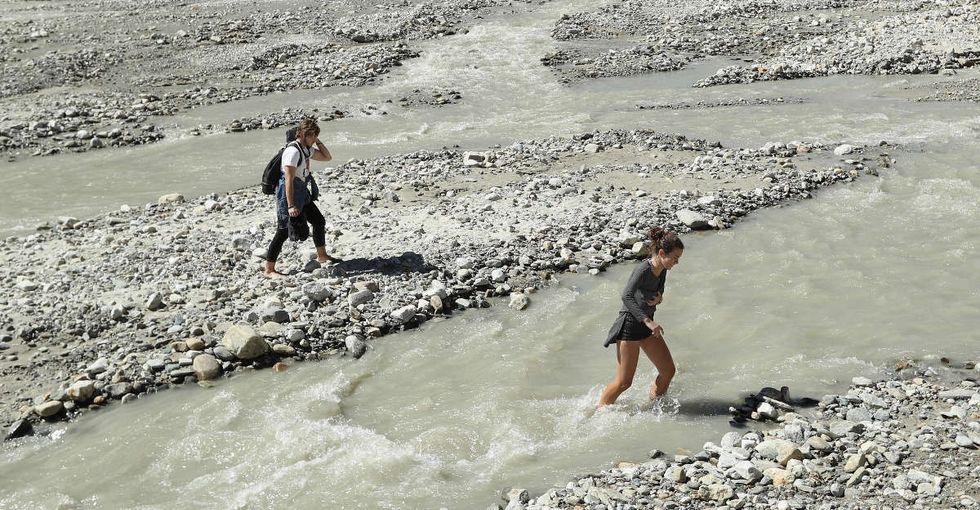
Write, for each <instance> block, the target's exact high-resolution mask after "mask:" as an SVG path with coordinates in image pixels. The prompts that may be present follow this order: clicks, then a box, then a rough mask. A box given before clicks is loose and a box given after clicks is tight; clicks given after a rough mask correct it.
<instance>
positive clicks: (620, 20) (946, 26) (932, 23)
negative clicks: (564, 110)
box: [543, 0, 980, 100]
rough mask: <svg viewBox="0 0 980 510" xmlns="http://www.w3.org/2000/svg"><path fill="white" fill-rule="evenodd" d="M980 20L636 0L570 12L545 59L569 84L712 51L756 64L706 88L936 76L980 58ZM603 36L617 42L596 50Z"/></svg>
mask: <svg viewBox="0 0 980 510" xmlns="http://www.w3.org/2000/svg"><path fill="white" fill-rule="evenodd" d="M978 21H980V9H978V7H977V5H976V4H974V3H956V4H950V3H948V2H942V1H925V2H921V1H908V0H858V1H848V2H836V1H826V0H808V1H803V2H797V1H792V2H790V1H782V0H780V1H758V0H745V1H726V2H708V3H677V2H659V1H657V2H648V1H642V2H641V1H631V0H627V1H624V2H614V3H610V4H607V5H602V6H600V7H598V8H597V9H595V10H594V11H588V12H577V13H569V14H567V15H565V16H563V17H562V18H561V19H560V20H559V21H558V22H557V23H556V25H555V28H554V30H553V33H552V35H553V37H554V38H555V40H556V45H557V47H558V50H557V51H556V52H555V53H553V54H551V55H547V56H545V58H544V59H543V60H544V61H545V63H546V65H552V66H555V67H556V69H558V70H559V72H560V73H561V74H563V75H564V76H566V77H568V78H567V79H568V80H569V81H571V80H573V79H574V78H589V77H602V76H627V75H631V74H636V73H637V72H641V71H646V72H653V71H667V70H674V69H677V68H680V67H682V66H684V65H686V64H687V63H688V62H691V61H693V60H699V59H703V58H706V57H730V58H733V59H738V60H742V61H744V62H747V64H736V65H730V66H725V67H722V68H720V69H718V70H717V72H715V73H714V74H713V75H711V76H706V77H704V78H702V79H700V80H698V81H697V82H696V83H694V85H695V86H698V87H707V86H713V85H724V84H731V83H751V82H755V81H770V80H785V79H796V78H808V77H815V76H829V75H836V74H869V75H876V74H920V73H932V74H935V73H939V72H941V71H944V70H957V69H964V68H970V67H973V66H975V65H976V64H977V63H978V62H980V32H977V30H975V28H974V27H976V26H977V24H978ZM596 41H605V42H606V43H607V45H614V46H616V47H614V48H611V49H607V50H603V49H598V50H597V49H596ZM582 55H586V56H582ZM596 55H601V56H596ZM950 100H957V99H956V98H955V97H954V98H950Z"/></svg>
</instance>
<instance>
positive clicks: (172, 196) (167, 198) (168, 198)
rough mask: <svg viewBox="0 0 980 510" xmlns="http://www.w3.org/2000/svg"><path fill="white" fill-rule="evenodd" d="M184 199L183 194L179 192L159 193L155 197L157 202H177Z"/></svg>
mask: <svg viewBox="0 0 980 510" xmlns="http://www.w3.org/2000/svg"><path fill="white" fill-rule="evenodd" d="M183 201H184V195H181V194H180V193H168V194H166V195H161V196H160V198H158V199H157V203H158V204H179V203H181V202H183Z"/></svg>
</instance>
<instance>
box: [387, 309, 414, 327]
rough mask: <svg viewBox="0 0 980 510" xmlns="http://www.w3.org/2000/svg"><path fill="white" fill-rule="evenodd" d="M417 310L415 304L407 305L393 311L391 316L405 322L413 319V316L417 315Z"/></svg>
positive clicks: (402, 322)
mask: <svg viewBox="0 0 980 510" xmlns="http://www.w3.org/2000/svg"><path fill="white" fill-rule="evenodd" d="M417 312H418V310H417V309H416V308H415V306H414V305H405V306H403V307H401V308H399V309H397V310H395V311H393V312H391V317H392V318H393V319H395V320H396V321H398V322H399V323H401V324H404V323H406V322H408V321H410V320H412V317H415V314H416V313H417Z"/></svg>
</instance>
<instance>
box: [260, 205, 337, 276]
mask: <svg viewBox="0 0 980 510" xmlns="http://www.w3.org/2000/svg"><path fill="white" fill-rule="evenodd" d="M303 215H304V216H306V221H308V222H309V223H310V226H311V227H313V246H316V247H317V248H321V247H323V246H326V244H327V231H326V228H325V227H326V225H327V220H326V219H324V217H323V213H321V212H320V209H318V208H317V206H316V204H314V203H313V202H312V201H311V202H307V203H306V205H305V206H303ZM286 239H289V229H288V228H277V229H276V235H275V237H273V238H272V242H271V243H270V244H269V251H268V253H267V254H266V256H265V260H268V261H269V262H275V261H276V260H278V259H279V253H280V252H282V245H283V243H285V242H286Z"/></svg>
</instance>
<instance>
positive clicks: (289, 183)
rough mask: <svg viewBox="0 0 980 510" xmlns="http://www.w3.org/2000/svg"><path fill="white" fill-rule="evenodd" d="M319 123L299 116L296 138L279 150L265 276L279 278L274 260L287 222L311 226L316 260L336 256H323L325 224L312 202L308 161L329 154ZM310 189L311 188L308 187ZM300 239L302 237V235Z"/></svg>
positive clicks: (314, 193) (286, 231)
mask: <svg viewBox="0 0 980 510" xmlns="http://www.w3.org/2000/svg"><path fill="white" fill-rule="evenodd" d="M319 136H320V126H318V125H317V124H316V121H314V120H312V119H303V120H301V121H300V122H299V126H297V127H296V139H295V140H293V141H292V142H289V143H288V144H287V145H286V148H285V150H283V152H282V179H281V180H280V181H279V187H278V189H276V235H275V237H273V238H272V243H270V244H269V250H268V252H267V253H266V259H265V261H266V262H265V270H264V271H263V273H264V274H265V275H266V276H268V277H269V278H279V277H280V276H282V273H280V272H279V271H276V260H277V259H278V258H279V253H280V252H281V251H282V245H283V243H285V242H286V239H288V238H289V227H290V224H289V223H290V221H293V222H302V223H303V224H302V225H301V226H305V224H306V223H307V222H308V223H309V224H310V225H311V226H312V227H313V245H314V246H315V247H316V259H317V262H319V263H321V264H325V263H327V262H330V261H336V260H337V259H335V258H333V257H331V256H330V255H327V249H326V244H327V243H326V224H327V220H326V219H325V218H324V217H323V214H322V213H321V212H320V209H319V208H317V206H316V204H315V203H313V201H314V200H316V199H317V195H318V194H319V192H318V190H317V187H316V183H315V182H314V181H313V175H312V173H311V172H310V160H311V159H313V160H316V161H330V160H331V159H332V156H331V155H330V151H328V150H327V148H326V146H324V145H323V142H321V141H320V138H319ZM311 188H312V189H311ZM302 239H306V238H305V237H302Z"/></svg>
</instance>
